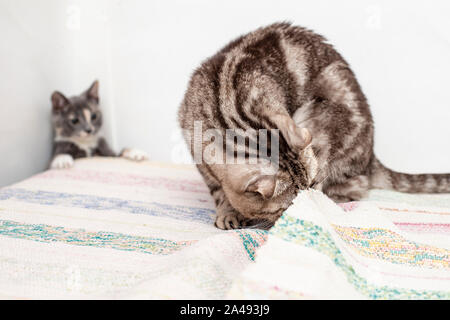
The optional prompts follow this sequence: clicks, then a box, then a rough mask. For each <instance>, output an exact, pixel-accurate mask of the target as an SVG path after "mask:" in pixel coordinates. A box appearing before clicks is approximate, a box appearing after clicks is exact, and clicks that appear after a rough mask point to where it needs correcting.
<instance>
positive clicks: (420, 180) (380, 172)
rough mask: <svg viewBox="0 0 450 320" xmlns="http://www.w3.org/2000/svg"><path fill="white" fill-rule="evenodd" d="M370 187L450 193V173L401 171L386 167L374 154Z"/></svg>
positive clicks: (409, 191)
mask: <svg viewBox="0 0 450 320" xmlns="http://www.w3.org/2000/svg"><path fill="white" fill-rule="evenodd" d="M370 187H371V188H374V189H390V190H396V191H400V192H408V193H450V173H442V174H407V173H400V172H396V171H392V170H391V169H388V168H386V167H385V166H384V165H383V164H382V163H381V162H380V161H379V160H378V159H377V158H376V157H375V156H374V157H373V158H372V160H371V165H370Z"/></svg>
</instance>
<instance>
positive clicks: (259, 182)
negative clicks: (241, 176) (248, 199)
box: [245, 175, 276, 199]
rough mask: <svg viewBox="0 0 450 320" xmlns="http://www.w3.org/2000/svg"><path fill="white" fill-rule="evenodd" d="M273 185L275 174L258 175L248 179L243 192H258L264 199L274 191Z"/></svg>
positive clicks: (269, 196) (274, 184)
mask: <svg viewBox="0 0 450 320" xmlns="http://www.w3.org/2000/svg"><path fill="white" fill-rule="evenodd" d="M275 186H276V179H275V176H273V175H260V176H257V177H255V178H253V179H252V180H250V181H249V183H248V185H247V186H246V188H245V192H255V193H259V194H260V195H261V196H262V197H263V198H264V199H270V198H272V196H273V194H274V192H275Z"/></svg>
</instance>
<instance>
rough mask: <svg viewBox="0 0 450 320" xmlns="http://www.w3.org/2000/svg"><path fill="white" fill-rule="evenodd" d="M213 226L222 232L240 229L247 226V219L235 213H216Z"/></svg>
mask: <svg viewBox="0 0 450 320" xmlns="http://www.w3.org/2000/svg"><path fill="white" fill-rule="evenodd" d="M214 225H215V226H216V227H217V228H219V229H222V230H232V229H240V228H242V227H245V226H246V225H247V219H245V218H244V217H243V216H242V215H241V214H240V213H238V212H236V211H232V212H227V213H225V214H223V213H222V214H221V213H217V216H216V222H215V223H214Z"/></svg>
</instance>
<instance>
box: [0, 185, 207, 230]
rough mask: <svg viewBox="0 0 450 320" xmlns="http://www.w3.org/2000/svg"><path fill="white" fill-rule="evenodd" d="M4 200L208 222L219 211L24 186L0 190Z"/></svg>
mask: <svg viewBox="0 0 450 320" xmlns="http://www.w3.org/2000/svg"><path fill="white" fill-rule="evenodd" d="M2 200H16V201H20V202H26V203H34V204H39V205H46V206H61V207H77V208H82V209H90V210H101V211H110V210H117V211H122V212H126V213H132V214H145V215H150V216H165V217H171V218H173V219H179V220H195V221H200V222H205V223H213V222H214V219H213V216H214V214H215V211H214V210H211V209H209V208H200V207H191V206H181V205H171V204H168V203H158V202H148V203H146V202H143V201H129V200H124V199H119V198H111V197H99V196H92V195H89V194H79V193H72V194H70V193H63V192H49V191H29V190H26V189H22V188H4V189H2V190H0V201H2Z"/></svg>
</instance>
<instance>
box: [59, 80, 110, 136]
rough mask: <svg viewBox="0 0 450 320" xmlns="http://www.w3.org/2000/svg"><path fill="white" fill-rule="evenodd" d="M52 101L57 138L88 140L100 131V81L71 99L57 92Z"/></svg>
mask: <svg viewBox="0 0 450 320" xmlns="http://www.w3.org/2000/svg"><path fill="white" fill-rule="evenodd" d="M51 100H52V122H53V126H54V129H55V133H56V135H57V136H61V137H77V138H87V137H90V136H94V135H95V134H97V132H98V131H99V130H100V128H101V126H102V113H101V111H100V108H99V105H98V103H99V97H98V81H95V82H94V83H93V84H92V85H91V87H90V88H89V89H88V90H86V91H85V92H83V93H82V94H80V95H78V96H74V97H71V98H66V97H65V96H64V95H63V94H62V93H60V92H58V91H55V92H54V93H53V94H52V97H51Z"/></svg>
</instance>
